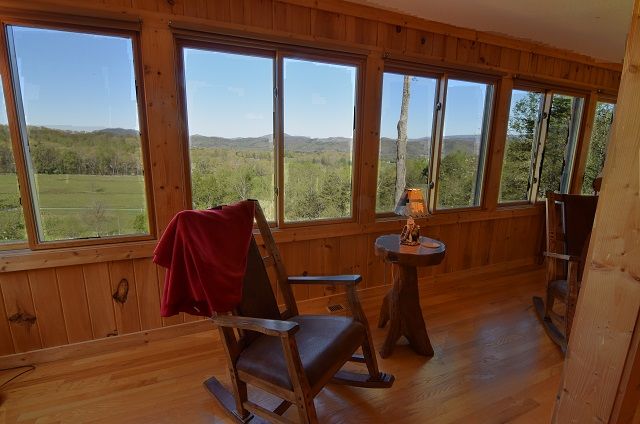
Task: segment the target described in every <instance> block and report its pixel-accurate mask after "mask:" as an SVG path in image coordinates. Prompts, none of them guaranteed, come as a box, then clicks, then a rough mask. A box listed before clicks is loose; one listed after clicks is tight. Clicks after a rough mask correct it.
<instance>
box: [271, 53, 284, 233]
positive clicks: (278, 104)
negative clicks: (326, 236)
mask: <svg viewBox="0 0 640 424" xmlns="http://www.w3.org/2000/svg"><path fill="white" fill-rule="evenodd" d="M274 67H275V70H274V73H273V78H274V81H273V83H274V107H273V111H274V112H273V113H274V138H275V140H274V142H273V145H274V149H275V161H274V164H275V167H276V169H275V175H276V177H275V178H276V184H275V187H276V190H275V196H276V222H277V224H278V227H282V224H283V223H284V89H283V87H284V75H283V69H284V60H283V54H282V52H280V51H276V52H275V61H274Z"/></svg>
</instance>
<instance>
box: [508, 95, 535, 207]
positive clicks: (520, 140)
mask: <svg viewBox="0 0 640 424" xmlns="http://www.w3.org/2000/svg"><path fill="white" fill-rule="evenodd" d="M543 105H544V93H540V92H536V91H527V90H513V93H512V94H511V108H510V109H509V123H508V128H507V141H506V146H505V154H504V159H503V162H502V176H501V180H500V197H499V202H500V203H505V202H517V201H527V200H529V189H530V183H531V176H532V175H531V174H532V165H533V164H534V159H535V148H536V146H537V142H538V134H539V130H540V126H539V123H540V120H539V118H540V115H541V114H542V108H543Z"/></svg>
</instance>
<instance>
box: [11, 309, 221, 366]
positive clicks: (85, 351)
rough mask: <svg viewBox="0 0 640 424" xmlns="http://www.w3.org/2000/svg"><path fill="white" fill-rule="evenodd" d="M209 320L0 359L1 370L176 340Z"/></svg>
mask: <svg viewBox="0 0 640 424" xmlns="http://www.w3.org/2000/svg"><path fill="white" fill-rule="evenodd" d="M213 328H214V327H213V324H212V323H211V322H210V321H209V320H204V321H194V322H188V323H184V324H177V325H172V326H170V327H162V328H155V329H153V330H147V331H140V332H137V333H131V334H124V335H122V336H114V337H107V338H104V339H96V340H88V341H86V342H80V343H73V344H68V345H62V346H55V347H49V348H46V349H39V350H33V351H30V352H24V353H15V354H13V355H7V356H2V357H0V368H12V367H18V366H21V365H29V364H42V363H45V362H51V361H58V360H61V359H70V358H77V357H81V356H87V355H92V354H97V353H105V352H109V351H114V350H118V349H123V348H126V347H131V346H137V345H145V344H147V343H149V342H151V341H154V340H163V339H168V338H170V337H179V336H184V335H187V334H194V333H199V332H202V331H206V330H211V329H213Z"/></svg>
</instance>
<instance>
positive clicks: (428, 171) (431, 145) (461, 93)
mask: <svg viewBox="0 0 640 424" xmlns="http://www.w3.org/2000/svg"><path fill="white" fill-rule="evenodd" d="M399 69H402V68H399ZM443 93H446V96H445V95H443ZM492 98H493V84H491V83H485V82H474V81H466V80H461V79H455V78H449V77H448V76H447V75H445V74H441V75H437V74H433V76H428V75H424V76H421V75H419V76H416V75H412V74H411V73H404V72H393V71H390V72H385V73H384V75H383V88H382V107H381V122H380V153H379V158H378V184H377V198H376V212H377V213H379V214H386V213H390V212H392V211H393V209H394V207H395V204H396V202H397V199H399V197H400V194H401V193H402V191H403V189H404V188H405V187H412V188H421V189H423V190H424V192H425V193H426V196H427V197H428V199H427V201H428V203H429V205H430V210H431V211H432V212H433V211H434V210H435V209H451V208H465V207H474V206H479V205H480V200H481V195H482V180H483V173H484V166H485V151H486V146H487V137H488V134H489V122H490V115H491V109H492Z"/></svg>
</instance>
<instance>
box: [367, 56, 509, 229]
mask: <svg viewBox="0 0 640 424" xmlns="http://www.w3.org/2000/svg"><path fill="white" fill-rule="evenodd" d="M385 73H394V74H399V75H411V76H416V77H423V78H431V79H435V80H436V90H435V99H434V102H435V103H434V107H433V123H432V127H431V147H430V152H429V154H430V157H429V180H428V181H427V187H428V189H427V190H426V192H425V193H424V196H425V202H426V204H427V206H428V210H429V215H436V214H447V213H459V212H463V211H478V210H485V209H486V208H487V206H486V204H485V202H486V196H485V187H486V186H487V181H486V180H487V178H488V172H487V165H488V160H487V159H488V158H489V144H490V143H491V137H492V131H493V117H494V115H495V110H496V107H497V103H496V88H497V84H498V81H499V79H500V77H499V76H498V75H496V74H495V73H486V74H485V73H479V72H468V71H463V70H460V69H452V68H447V67H438V66H432V65H428V64H420V63H414V62H406V61H402V60H385V63H384V69H383V70H382V73H381V75H382V78H380V86H379V90H380V93H382V90H383V80H384V74H385ZM450 79H455V80H459V81H465V82H473V83H479V84H486V85H487V87H488V90H490V91H488V93H487V94H488V95H487V98H486V99H485V114H484V116H483V128H482V134H481V137H482V140H483V143H482V146H481V151H480V162H479V163H481V164H482V166H481V169H479V175H478V178H477V180H476V190H477V191H478V194H477V196H478V205H474V206H467V207H456V208H438V207H437V192H438V183H439V178H438V175H439V172H440V162H441V160H442V158H441V157H440V151H441V150H442V143H443V141H444V119H445V117H446V106H447V105H446V98H447V89H448V81H449V80H450ZM380 101H381V102H382V97H381V100H380ZM381 104H382V103H380V107H381ZM379 109H380V108H379ZM378 118H379V120H380V119H381V116H378ZM379 151H380V148H379V147H378V161H377V164H378V165H379V162H380V157H379V154H380V152H379ZM377 178H378V173H377V172H376V181H377ZM375 196H376V201H377V192H376V194H375ZM394 216H396V215H395V214H394V213H393V212H381V213H378V212H375V219H376V220H381V219H385V218H390V217H394Z"/></svg>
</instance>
